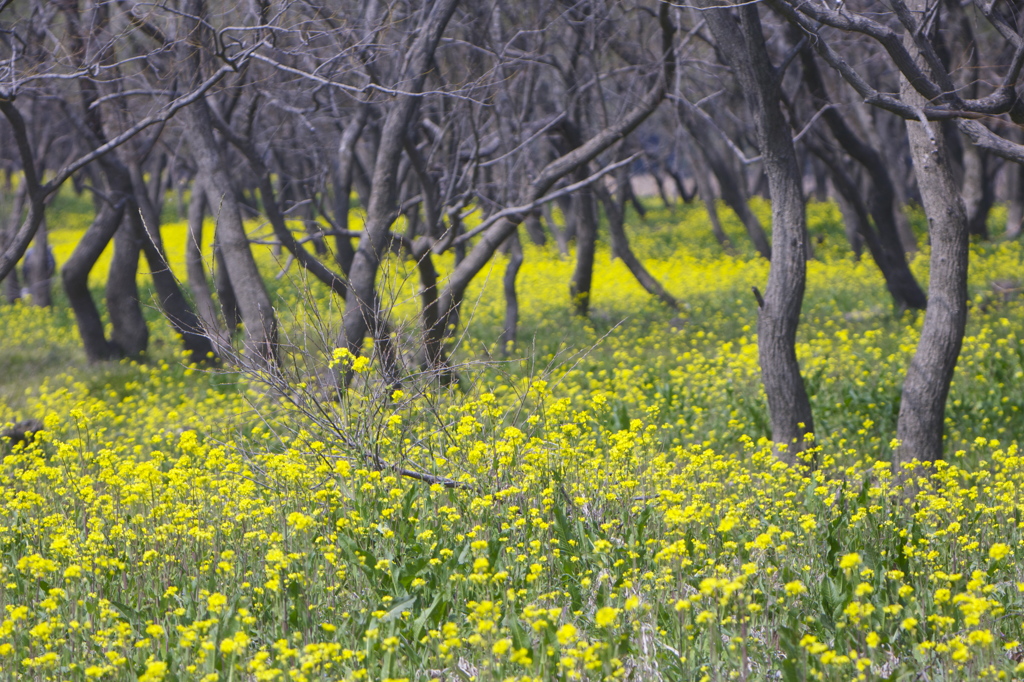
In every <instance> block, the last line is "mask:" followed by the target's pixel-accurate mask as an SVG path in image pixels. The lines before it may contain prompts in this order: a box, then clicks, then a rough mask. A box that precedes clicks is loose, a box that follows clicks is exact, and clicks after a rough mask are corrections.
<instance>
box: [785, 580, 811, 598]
mask: <svg viewBox="0 0 1024 682" xmlns="http://www.w3.org/2000/svg"><path fill="white" fill-rule="evenodd" d="M805 592H807V587H806V586H805V585H804V584H803V583H802V582H801V581H799V580H794V581H792V582H788V583H786V594H788V595H789V596H791V597H795V596H796V595H798V594H804V593H805Z"/></svg>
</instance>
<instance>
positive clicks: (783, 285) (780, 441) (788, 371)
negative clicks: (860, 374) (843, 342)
mask: <svg viewBox="0 0 1024 682" xmlns="http://www.w3.org/2000/svg"><path fill="white" fill-rule="evenodd" d="M705 16H706V17H707V21H708V25H709V26H710V27H711V30H712V32H713V33H714V34H715V38H716V40H717V41H718V44H719V47H720V48H721V49H722V50H723V51H724V52H726V53H727V54H730V55H734V56H735V59H734V61H733V65H734V71H735V72H736V74H737V76H738V77H739V79H740V83H741V85H742V86H743V90H744V92H745V93H746V95H747V99H748V103H749V105H750V108H751V109H752V111H753V114H754V118H755V123H756V127H757V139H758V146H759V147H760V149H761V156H762V159H763V161H762V163H763V165H764V171H765V174H766V175H767V178H768V186H769V191H770V193H771V197H772V263H771V269H770V270H769V274H768V286H767V289H766V291H765V295H764V306H763V308H762V309H761V311H760V314H759V316H758V324H757V333H758V355H759V358H760V362H761V377H762V380H763V382H764V388H765V393H766V395H767V397H768V412H769V415H770V417H771V426H772V440H773V441H775V443H776V451H777V453H778V455H779V457H780V458H782V459H783V460H785V461H787V462H789V463H797V462H798V461H799V459H798V457H797V454H798V453H799V452H801V451H802V450H803V448H804V441H805V436H807V435H808V434H813V433H814V420H813V418H812V415H811V404H810V400H809V399H808V397H807V389H806V388H805V386H804V381H803V377H802V376H801V374H800V365H799V363H798V362H797V358H796V331H797V325H798V324H799V322H800V308H801V305H802V303H803V297H804V287H805V283H806V247H805V242H806V240H807V216H806V213H805V209H804V207H805V202H804V196H803V188H802V176H801V173H800V167H799V166H798V164H797V159H796V152H795V150H794V149H793V139H792V136H791V135H792V134H791V132H790V128H789V123H788V122H787V121H786V118H785V117H784V116H783V115H782V110H781V109H780V106H779V102H780V99H781V94H782V93H781V89H780V83H779V79H778V77H777V75H776V73H775V68H774V67H773V66H772V64H771V61H770V59H769V56H768V51H767V48H766V47H765V44H764V37H763V35H762V33H761V20H760V17H759V16H758V9H757V6H756V5H743V6H741V7H740V8H739V16H740V23H739V25H737V24H736V21H735V20H734V19H733V18H732V16H731V15H730V14H729V13H728V10H724V9H717V8H716V9H709V10H708V11H707V12H705Z"/></svg>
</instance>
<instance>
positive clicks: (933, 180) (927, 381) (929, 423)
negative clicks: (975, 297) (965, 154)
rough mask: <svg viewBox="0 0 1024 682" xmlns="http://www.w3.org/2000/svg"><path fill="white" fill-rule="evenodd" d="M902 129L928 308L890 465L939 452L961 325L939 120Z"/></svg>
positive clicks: (958, 206) (907, 90) (964, 232)
mask: <svg viewBox="0 0 1024 682" xmlns="http://www.w3.org/2000/svg"><path fill="white" fill-rule="evenodd" d="M907 4H908V6H909V7H910V8H911V9H912V10H916V11H917V12H921V11H923V10H924V9H925V3H924V2H923V0H910V1H909V2H908V3H907ZM900 95H901V98H902V99H903V100H904V101H905V102H907V103H908V104H911V105H913V106H917V107H923V106H925V104H927V102H926V100H925V98H924V97H922V96H921V95H920V94H918V92H917V91H916V90H915V89H914V88H913V87H911V86H910V84H909V83H908V82H907V80H906V79H905V78H903V77H901V78H900ZM907 134H908V136H909V139H910V150H911V153H912V155H913V158H914V172H915V174H916V175H917V186H918V188H919V189H920V191H921V201H922V203H923V204H924V211H925V215H926V216H927V217H928V234H929V237H930V238H931V249H932V250H931V273H930V276H929V281H928V310H927V311H926V312H925V316H924V326H923V328H922V329H921V338H920V340H919V341H918V344H917V351H916V352H915V353H914V358H913V360H911V362H910V367H909V368H907V378H906V379H905V380H904V382H903V395H902V398H901V400H900V414H899V419H898V421H897V425H896V438H897V439H898V440H899V447H898V448H897V449H896V452H895V453H894V455H893V464H894V465H900V464H903V463H906V462H910V461H911V460H915V459H917V460H921V461H934V460H937V459H941V458H942V437H943V431H944V425H945V415H946V398H947V396H948V395H949V385H950V382H951V381H952V379H953V370H954V369H955V368H956V361H957V358H958V357H959V355H960V347H961V344H962V343H963V337H964V328H965V326H966V324H967V262H968V254H969V241H968V229H967V227H968V226H967V215H966V212H965V210H964V204H963V200H962V199H961V197H960V188H959V186H958V185H957V183H956V180H955V179H954V177H953V171H952V168H951V166H950V158H949V150H948V147H947V144H946V139H945V136H944V134H943V131H942V126H941V125H940V124H937V123H929V124H924V123H921V122H919V121H911V120H908V121H907Z"/></svg>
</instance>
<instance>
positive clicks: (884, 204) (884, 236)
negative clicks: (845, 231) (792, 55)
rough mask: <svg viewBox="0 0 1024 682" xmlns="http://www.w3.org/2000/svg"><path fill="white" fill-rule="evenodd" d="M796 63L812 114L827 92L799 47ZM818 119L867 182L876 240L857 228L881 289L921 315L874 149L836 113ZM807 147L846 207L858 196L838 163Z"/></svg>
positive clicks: (807, 52)
mask: <svg viewBox="0 0 1024 682" xmlns="http://www.w3.org/2000/svg"><path fill="white" fill-rule="evenodd" d="M800 38H801V36H800V35H799V34H797V33H795V32H794V33H793V34H792V39H793V40H794V41H797V40H800ZM801 62H802V64H803V67H804V81H805V82H806V83H807V88H808V90H810V93H811V96H812V97H813V98H814V100H815V105H816V106H817V107H818V108H821V107H825V106H828V104H829V97H828V92H827V90H826V89H825V83H824V80H823V79H822V77H821V72H820V70H819V69H818V62H817V59H815V57H814V53H813V52H812V51H811V49H810V48H809V47H805V48H804V49H803V50H802V51H801ZM823 117H824V119H825V123H826V124H827V125H828V127H829V130H830V131H831V133H832V136H833V137H834V138H835V139H836V141H837V142H838V143H839V144H840V146H841V147H842V148H843V150H844V151H845V152H846V153H847V154H849V155H850V157H851V158H852V159H854V160H855V161H856V162H857V163H859V164H860V165H861V166H862V167H863V168H864V170H865V171H866V172H867V174H868V178H869V179H870V186H869V190H868V197H869V198H868V201H867V209H868V212H869V213H870V215H871V217H872V218H874V221H875V229H877V239H876V238H875V236H874V231H873V230H872V229H871V226H870V223H867V222H863V223H860V224H859V227H860V228H861V234H862V236H864V238H865V239H866V240H867V241H868V248H869V249H870V250H871V256H872V258H873V259H874V261H875V263H876V265H878V269H879V270H881V271H882V276H883V277H884V278H885V283H886V286H887V288H888V289H889V293H890V294H891V295H892V297H893V301H894V302H895V304H896V307H897V308H899V309H900V310H904V309H908V308H909V309H917V310H923V309H924V308H925V306H926V305H927V303H928V301H927V298H926V297H925V294H924V291H922V290H921V287H920V285H919V284H918V283H917V280H916V279H915V278H914V273H912V272H911V271H910V265H909V264H908V263H907V257H906V249H905V247H904V245H903V243H902V240H901V239H900V235H899V232H900V228H899V224H898V221H897V218H896V211H897V205H896V197H895V194H894V193H893V189H892V187H893V183H892V179H891V176H890V173H889V169H888V167H887V165H886V163H885V161H884V159H883V158H882V155H881V154H880V153H879V152H878V150H877V149H876V148H875V147H873V146H871V145H870V144H867V143H865V142H864V141H863V140H861V139H860V137H858V136H857V134H856V133H855V132H854V130H853V128H852V127H851V126H850V125H849V123H847V121H846V119H845V118H844V117H843V115H842V114H841V113H840V111H839V110H838V109H836V108H829V109H826V110H824V114H823ZM808 145H809V146H811V147H812V149H814V150H815V153H816V154H817V156H818V157H819V158H820V159H821V160H822V161H823V162H824V163H826V164H827V165H829V166H830V168H831V170H832V173H833V178H834V179H835V180H836V181H837V183H838V184H837V185H836V188H837V189H839V190H840V191H844V190H845V195H846V199H847V201H855V199H854V198H853V197H852V196H851V193H856V194H859V192H857V191H856V190H855V187H854V186H851V185H850V183H848V182H845V183H844V182H843V180H844V179H843V178H842V177H841V176H842V175H844V172H843V169H842V168H841V166H839V162H838V161H837V160H835V159H834V158H828V157H831V154H829V153H828V151H827V150H826V149H824V148H823V147H821V146H820V145H815V143H814V142H813V140H812V141H810V142H808Z"/></svg>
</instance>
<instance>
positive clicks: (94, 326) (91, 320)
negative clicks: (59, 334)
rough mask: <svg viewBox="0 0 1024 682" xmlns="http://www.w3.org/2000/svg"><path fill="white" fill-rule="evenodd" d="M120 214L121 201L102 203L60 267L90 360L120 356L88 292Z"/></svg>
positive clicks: (122, 210)
mask: <svg viewBox="0 0 1024 682" xmlns="http://www.w3.org/2000/svg"><path fill="white" fill-rule="evenodd" d="M123 216H124V202H123V201H122V202H120V203H118V204H117V205H116V206H111V205H109V204H108V203H106V202H103V204H102V205H101V206H100V210H99V212H98V213H97V214H96V218H95V219H94V220H93V221H92V224H91V225H89V229H87V230H86V231H85V234H83V235H82V238H81V239H79V240H78V244H77V245H76V246H75V250H74V251H73V252H72V254H71V257H70V258H68V260H67V262H66V263H64V266H63V268H61V279H62V281H63V283H64V292H65V293H66V294H67V297H68V302H69V303H70V304H71V309H72V311H74V313H75V323H76V324H77V325H78V334H79V336H81V337H82V347H83V348H84V349H85V357H86V358H87V359H88V360H89V362H100V361H102V360H111V359H114V358H117V357H120V355H121V349H120V348H118V347H117V346H116V345H114V344H113V343H111V342H110V341H108V340H107V337H106V333H105V332H104V329H103V320H102V319H101V318H100V312H99V310H98V309H97V308H96V302H95V301H94V300H93V298H92V293H91V292H90V291H89V273H90V272H91V271H92V268H93V266H94V265H95V264H96V261H97V259H99V257H100V254H102V253H103V249H105V248H106V247H107V244H109V243H110V240H111V238H112V237H113V236H114V232H116V231H117V227H118V225H120V224H121V220H122V218H123Z"/></svg>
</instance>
